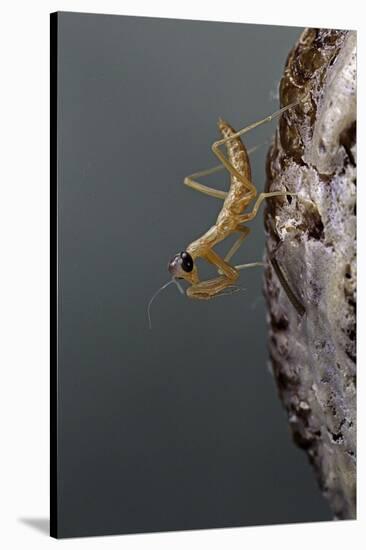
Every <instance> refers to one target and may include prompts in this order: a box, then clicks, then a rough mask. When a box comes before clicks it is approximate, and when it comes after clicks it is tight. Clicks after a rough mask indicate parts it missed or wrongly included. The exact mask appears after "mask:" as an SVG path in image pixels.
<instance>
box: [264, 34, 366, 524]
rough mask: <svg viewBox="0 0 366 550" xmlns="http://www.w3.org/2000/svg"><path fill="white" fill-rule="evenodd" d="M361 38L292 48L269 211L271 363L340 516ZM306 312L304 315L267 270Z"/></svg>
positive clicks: (352, 455) (326, 39)
mask: <svg viewBox="0 0 366 550" xmlns="http://www.w3.org/2000/svg"><path fill="white" fill-rule="evenodd" d="M355 52H356V37H355V33H354V32H351V31H337V30H327V29H306V30H305V31H304V32H303V34H302V35H301V37H300V39H299V41H298V43H297V44H296V45H295V47H294V48H293V50H292V51H291V52H290V54H289V56H288V59H287V63H286V67H285V70H284V75H283V78H282V80H281V84H280V101H281V105H287V104H288V103H290V102H294V101H297V100H298V99H301V98H304V97H305V96H307V97H306V100H305V101H304V102H303V103H302V104H299V105H298V106H296V107H295V109H292V110H291V111H289V112H287V113H286V114H284V115H283V116H282V117H281V119H280V121H279V127H278V131H277V134H276V138H275V141H274V144H273V146H272V147H271V149H270V151H269V154H268V158H267V185H266V190H267V191H274V190H277V189H284V188H286V189H288V190H290V191H293V192H296V193H298V196H297V197H296V198H291V199H289V200H288V201H281V202H279V201H268V202H267V208H266V211H265V227H266V232H267V267H266V272H265V295H266V299H267V303H268V312H269V315H268V317H269V319H268V320H269V332H270V343H269V348H270V359H271V365H272V370H273V373H274V377H275V379H276V382H277V387H278V392H279V395H280V397H281V399H282V401H283V403H284V406H285V408H286V410H287V412H288V418H289V422H290V426H291V428H292V433H293V436H294V439H295V441H296V443H297V444H298V445H299V446H300V447H302V448H303V449H305V450H306V452H307V454H308V456H309V459H310V461H311V462H312V464H313V465H314V468H315V472H316V475H317V477H318V480H319V483H320V486H321V488H322V490H323V492H324V494H325V495H326V496H327V498H328V499H329V502H330V505H331V507H332V509H333V511H334V514H335V517H337V518H355V515H356V508H355V506H356V218H355V203H356V72H355V71H356V69H355V67H356V61H355V55H356V53H355ZM274 254H275V256H276V259H277V261H278V263H279V264H280V265H281V267H282V269H283V270H284V272H285V273H286V278H287V280H288V281H289V284H290V285H291V287H292V288H293V289H294V291H295V293H296V295H297V296H298V297H299V299H300V300H301V302H302V303H303V304H304V306H305V310H306V313H305V315H304V317H301V316H300V315H299V314H298V312H297V311H296V309H295V308H294V307H293V304H291V302H290V300H289V299H288V297H287V296H286V294H285V292H284V290H283V288H282V286H281V283H280V281H279V280H278V277H277V276H276V273H275V271H274V269H273V266H272V264H271V261H270V260H271V257H272V256H273V255H274Z"/></svg>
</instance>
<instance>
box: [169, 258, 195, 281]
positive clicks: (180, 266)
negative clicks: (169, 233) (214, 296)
mask: <svg viewBox="0 0 366 550" xmlns="http://www.w3.org/2000/svg"><path fill="white" fill-rule="evenodd" d="M168 271H169V273H170V274H171V275H172V277H174V278H175V279H185V280H186V281H187V282H188V283H190V284H191V285H193V284H195V283H197V282H198V273H197V268H196V266H195V265H194V261H193V258H192V256H191V255H190V254H189V252H187V251H186V250H183V251H182V252H178V254H176V255H175V256H173V258H172V259H171V260H170V262H169V264H168Z"/></svg>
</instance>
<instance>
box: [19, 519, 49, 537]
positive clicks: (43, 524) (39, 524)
mask: <svg viewBox="0 0 366 550" xmlns="http://www.w3.org/2000/svg"><path fill="white" fill-rule="evenodd" d="M18 521H19V522H20V523H24V525H28V526H29V527H33V529H36V530H37V531H39V532H40V533H42V534H44V535H49V534H50V520H49V518H18Z"/></svg>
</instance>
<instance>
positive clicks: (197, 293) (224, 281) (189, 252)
mask: <svg viewBox="0 0 366 550" xmlns="http://www.w3.org/2000/svg"><path fill="white" fill-rule="evenodd" d="M295 105H296V104H291V105H288V106H287V107H284V108H282V109H280V110H279V111H277V112H276V113H274V114H273V115H270V116H268V117H267V118H265V119H263V120H261V121H259V122H256V123H254V124H252V125H250V126H247V127H246V128H243V129H242V130H239V131H238V132H236V131H235V130H234V128H232V126H230V125H229V124H228V123H227V122H225V121H223V120H222V119H220V120H219V123H218V126H219V130H220V132H221V134H222V136H223V137H222V139H220V140H219V141H216V142H215V143H213V145H212V151H213V153H214V154H215V155H216V156H217V157H218V159H219V160H220V162H221V163H222V165H223V167H224V168H226V169H227V170H228V172H229V173H230V188H229V190H228V191H227V192H225V191H219V190H217V189H212V188H211V187H207V186H205V185H202V184H201V183H198V182H197V181H195V180H193V177H199V176H205V175H209V174H211V173H213V172H214V171H217V170H218V169H220V168H221V167H222V166H220V167H215V168H213V169H212V168H211V169H209V170H203V171H201V172H197V173H196V174H192V175H191V176H187V177H186V178H185V180H184V183H185V184H186V185H188V186H189V187H191V188H193V189H195V190H197V191H200V192H202V193H205V194H207V195H210V196H212V197H216V198H220V199H222V200H223V201H224V202H223V205H222V208H221V211H220V213H219V215H218V217H217V219H216V222H215V224H214V225H213V226H212V227H210V228H209V229H208V230H207V231H206V232H205V233H204V234H203V235H202V236H201V237H199V238H198V239H196V240H195V241H193V242H192V243H190V244H189V245H188V246H187V248H186V250H184V251H182V252H181V253H178V254H176V256H174V258H173V259H172V260H171V261H170V263H169V266H168V267H169V271H170V273H171V274H172V276H173V278H176V279H177V278H182V279H185V280H186V281H187V282H188V283H189V284H190V285H191V286H190V287H188V289H187V291H186V293H187V296H189V297H190V298H197V299H206V300H207V299H210V298H213V297H214V296H217V295H218V294H220V293H221V292H222V291H223V290H225V289H227V288H228V287H232V286H233V283H234V282H235V281H236V279H237V278H238V277H239V270H240V269H244V268H245V267H253V266H257V265H262V264H260V263H259V262H256V263H252V264H246V265H239V266H232V265H230V264H229V260H230V259H231V257H232V256H233V255H234V254H235V252H236V251H237V250H238V249H239V247H240V246H241V244H242V242H243V241H244V239H245V238H246V237H247V236H248V234H249V232H250V229H249V228H248V227H246V226H245V225H244V224H245V223H246V222H248V221H250V220H252V219H253V218H254V217H255V216H256V214H257V212H258V208H259V206H260V204H261V203H262V201H263V200H264V199H266V198H270V197H275V196H285V195H293V194H294V193H289V192H286V191H285V192H282V191H275V192H272V193H260V195H259V197H258V199H257V201H256V202H255V204H254V206H253V210H252V211H251V212H248V213H244V210H245V209H246V207H247V206H248V205H249V204H250V202H251V201H252V200H253V199H255V198H256V196H257V190H256V188H255V186H254V185H253V183H252V180H251V169H250V161H249V156H248V152H247V150H246V148H245V145H244V144H243V142H242V140H241V138H240V135H241V134H243V133H245V132H247V131H249V130H251V129H253V128H255V127H256V126H259V125H260V124H263V123H264V122H269V121H270V120H272V119H273V118H274V117H275V116H279V115H280V114H281V113H283V112H284V111H287V110H288V109H290V108H291V107H294V106H295ZM221 145H226V151H227V157H226V156H225V155H224V154H223V153H222V152H221V150H220V146H221ZM233 233H239V237H238V239H237V241H236V242H235V243H234V245H233V246H232V247H231V249H230V250H229V252H228V253H227V254H226V256H225V258H221V257H220V256H219V255H218V254H217V253H216V252H215V251H214V250H213V247H214V246H215V245H216V244H218V243H219V242H220V241H222V240H224V239H226V238H227V237H229V236H230V235H232V234H233ZM198 257H201V258H203V259H205V260H206V261H208V262H209V263H211V264H213V265H214V266H215V267H216V268H217V270H218V273H219V277H216V278H214V279H211V280H208V281H200V279H199V275H198V270H197V266H196V263H195V260H196V259H197V258H198Z"/></svg>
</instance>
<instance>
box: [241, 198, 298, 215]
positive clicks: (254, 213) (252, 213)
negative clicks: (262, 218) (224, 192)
mask: <svg viewBox="0 0 366 550" xmlns="http://www.w3.org/2000/svg"><path fill="white" fill-rule="evenodd" d="M296 195H297V193H290V192H289V191H273V192H272V193H261V194H260V195H259V197H258V199H257V201H256V202H255V204H254V206H253V210H252V211H251V212H248V214H243V215H242V216H240V218H239V220H240V223H244V222H249V221H250V220H253V219H254V218H255V217H256V215H257V214H258V210H259V207H260V205H261V204H262V202H263V201H264V200H265V199H270V198H272V197H286V196H290V197H294V196H296Z"/></svg>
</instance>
